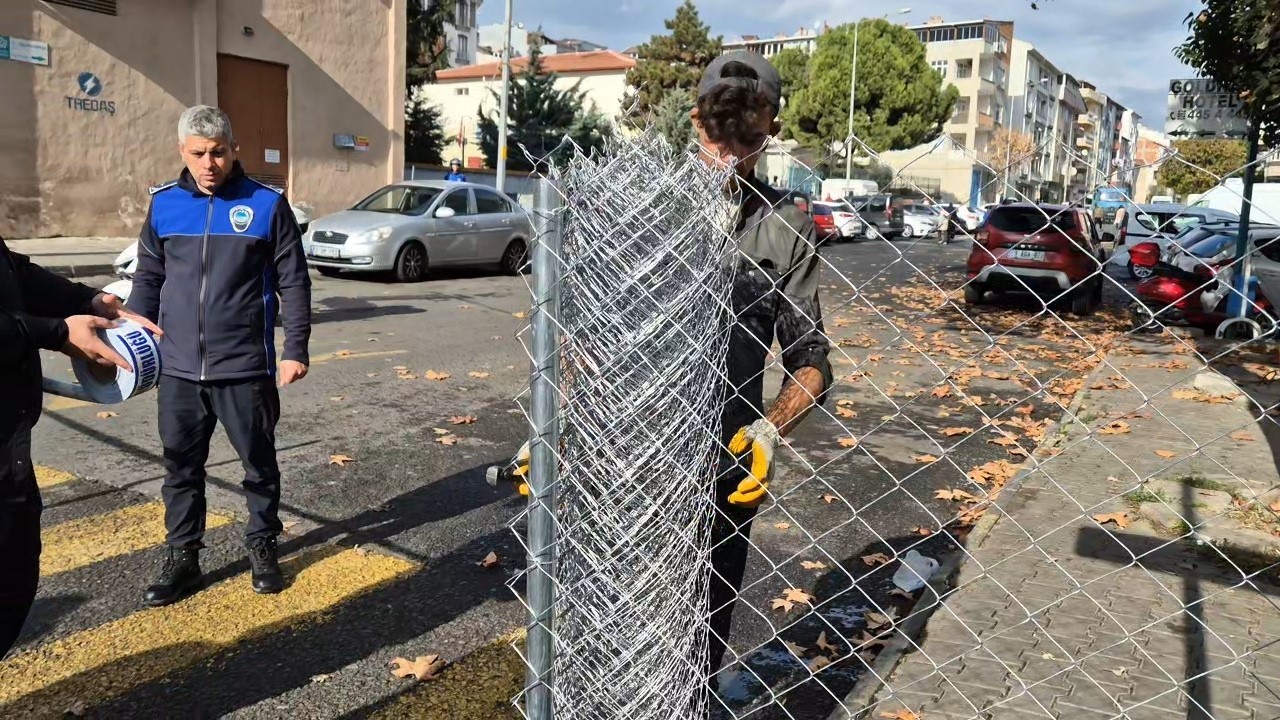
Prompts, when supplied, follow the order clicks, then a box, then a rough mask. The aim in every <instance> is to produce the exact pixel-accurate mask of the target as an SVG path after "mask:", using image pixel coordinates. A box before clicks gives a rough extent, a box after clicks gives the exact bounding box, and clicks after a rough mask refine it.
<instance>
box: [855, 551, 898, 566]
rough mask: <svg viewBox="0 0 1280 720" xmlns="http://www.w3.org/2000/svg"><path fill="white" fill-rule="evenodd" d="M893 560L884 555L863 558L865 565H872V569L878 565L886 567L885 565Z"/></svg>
mask: <svg viewBox="0 0 1280 720" xmlns="http://www.w3.org/2000/svg"><path fill="white" fill-rule="evenodd" d="M892 559H893V558H891V557H889V556H888V555H885V554H884V553H872V554H871V555H863V556H862V562H863V564H865V565H870V566H872V567H874V566H876V565H884V564H885V563H887V562H889V561H890V560H892Z"/></svg>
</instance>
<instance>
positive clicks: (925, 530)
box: [911, 525, 933, 535]
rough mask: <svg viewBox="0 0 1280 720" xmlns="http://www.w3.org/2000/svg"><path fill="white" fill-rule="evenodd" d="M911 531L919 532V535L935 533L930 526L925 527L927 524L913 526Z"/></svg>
mask: <svg viewBox="0 0 1280 720" xmlns="http://www.w3.org/2000/svg"><path fill="white" fill-rule="evenodd" d="M911 532H913V533H915V534H917V535H932V534H933V531H932V530H930V529H929V528H927V527H925V526H923V525H918V526H916V527H913V528H911Z"/></svg>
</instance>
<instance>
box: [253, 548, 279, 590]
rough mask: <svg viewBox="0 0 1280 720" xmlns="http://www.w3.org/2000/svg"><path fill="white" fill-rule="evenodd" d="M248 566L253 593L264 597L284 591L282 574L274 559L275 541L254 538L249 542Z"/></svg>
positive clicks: (277, 562)
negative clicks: (251, 569)
mask: <svg viewBox="0 0 1280 720" xmlns="http://www.w3.org/2000/svg"><path fill="white" fill-rule="evenodd" d="M249 565H250V566H252V568H253V591H254V592H256V593H261V594H264V595H270V594H274V593H278V592H280V591H281V590H284V573H282V572H280V562H279V561H278V560H277V559H276V539H275V538H273V537H260V538H254V539H252V540H250V541H249Z"/></svg>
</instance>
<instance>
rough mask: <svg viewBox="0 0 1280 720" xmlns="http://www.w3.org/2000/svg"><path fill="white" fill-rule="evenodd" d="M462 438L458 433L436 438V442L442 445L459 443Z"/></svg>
mask: <svg viewBox="0 0 1280 720" xmlns="http://www.w3.org/2000/svg"><path fill="white" fill-rule="evenodd" d="M459 439H460V438H459V437H458V436H457V435H443V436H441V437H438V438H436V442H438V443H440V444H441V445H457V444H458V440H459Z"/></svg>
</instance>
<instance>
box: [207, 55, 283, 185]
mask: <svg viewBox="0 0 1280 720" xmlns="http://www.w3.org/2000/svg"><path fill="white" fill-rule="evenodd" d="M218 106H219V107H221V108H222V111H223V112H225V113H226V114H227V116H228V117H230V118H231V129H232V131H233V132H234V133H235V136H236V142H237V143H239V144H240V164H241V165H243V166H244V171H245V172H246V173H247V174H248V175H249V176H250V177H253V178H256V179H257V180H259V181H261V182H264V183H267V184H269V185H275V186H276V187H279V188H284V189H287V187H286V183H288V180H289V68H288V67H287V66H285V65H277V64H275V63H269V62H263V61H261V60H250V59H248V58H242V57H236V56H234V55H221V54H220V55H218Z"/></svg>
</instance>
